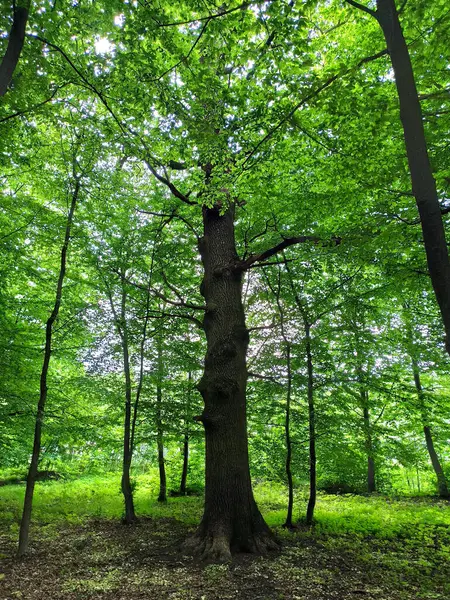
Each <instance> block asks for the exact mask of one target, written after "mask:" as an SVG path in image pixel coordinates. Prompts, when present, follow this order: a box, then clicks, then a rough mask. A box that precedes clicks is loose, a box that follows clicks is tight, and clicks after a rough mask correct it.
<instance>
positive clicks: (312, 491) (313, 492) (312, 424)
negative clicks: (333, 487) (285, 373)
mask: <svg viewBox="0 0 450 600" xmlns="http://www.w3.org/2000/svg"><path fill="white" fill-rule="evenodd" d="M304 325H305V343H306V364H307V370H308V423H309V499H308V507H307V509H306V523H307V525H312V523H313V521H314V509H315V506H316V497H317V458H316V410H315V405H314V370H313V361H312V352H311V326H310V324H309V322H308V321H307V320H306V319H305V321H304Z"/></svg>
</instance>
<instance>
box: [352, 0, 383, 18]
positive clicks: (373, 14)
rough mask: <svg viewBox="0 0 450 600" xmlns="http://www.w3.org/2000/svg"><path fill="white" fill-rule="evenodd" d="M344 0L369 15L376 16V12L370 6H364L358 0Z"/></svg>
mask: <svg viewBox="0 0 450 600" xmlns="http://www.w3.org/2000/svg"><path fill="white" fill-rule="evenodd" d="M345 2H347V4H351V5H352V6H354V7H355V8H358V9H359V10H362V11H363V12H365V13H367V14H368V15H370V16H371V17H375V18H377V14H376V12H375V11H374V10H372V9H371V8H368V7H367V6H364V4H360V3H359V2H355V0H345Z"/></svg>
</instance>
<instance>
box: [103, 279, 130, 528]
mask: <svg viewBox="0 0 450 600" xmlns="http://www.w3.org/2000/svg"><path fill="white" fill-rule="evenodd" d="M120 279H121V281H120V284H121V301H120V315H119V314H118V313H117V310H116V307H115V305H114V298H113V292H112V291H111V289H110V288H109V285H108V283H107V282H106V281H105V285H106V289H107V294H108V299H109V304H110V306H111V311H112V313H113V317H114V322H115V326H116V329H117V333H118V334H119V337H120V342H121V345H122V360H123V372H124V375H125V413H124V423H123V453H122V479H121V489H122V494H123V499H124V507H125V515H124V521H125V523H128V524H131V523H133V522H134V521H135V520H136V515H135V512H134V501H133V488H132V485H131V459H132V454H133V451H132V437H133V431H132V418H131V415H132V384H131V368H130V349H129V341H128V326H127V314H126V303H127V292H126V287H125V286H126V281H125V280H126V270H125V269H122V270H121V273H120Z"/></svg>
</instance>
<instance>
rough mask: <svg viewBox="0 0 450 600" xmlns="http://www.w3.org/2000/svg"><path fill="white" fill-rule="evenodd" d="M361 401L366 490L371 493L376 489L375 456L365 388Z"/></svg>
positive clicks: (367, 396)
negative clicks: (365, 458)
mask: <svg viewBox="0 0 450 600" xmlns="http://www.w3.org/2000/svg"><path fill="white" fill-rule="evenodd" d="M360 393H361V403H362V408H363V421H364V438H365V444H364V445H365V448H366V455H367V491H368V492H369V494H372V493H374V492H376V491H377V486H376V481H375V458H374V451H373V440H372V430H371V425H370V413H369V393H368V391H367V390H365V389H361V392H360Z"/></svg>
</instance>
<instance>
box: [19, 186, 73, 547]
mask: <svg viewBox="0 0 450 600" xmlns="http://www.w3.org/2000/svg"><path fill="white" fill-rule="evenodd" d="M80 187H81V183H80V180H79V179H78V178H77V179H76V181H75V188H74V192H73V194H72V201H71V204H70V209H69V214H68V216H67V223H66V231H65V235H64V242H63V245H62V248H61V259H60V267H59V275H58V283H57V285H56V294H55V303H54V305H53V310H52V312H51V314H50V317H49V318H48V320H47V323H46V327H45V348H44V361H43V363H42V370H41V378H40V390H39V401H38V406H37V412H36V420H35V427H34V441H33V451H32V454H31V461H30V466H29V468H28V475H27V483H26V488H25V500H24V505H23V512H22V520H21V522H20V531H19V548H18V555H19V556H23V555H24V554H26V552H27V550H28V539H29V531H30V522H31V511H32V508H33V495H34V487H35V483H36V476H37V473H38V466H39V455H40V453H41V442H42V424H43V421H44V413H45V404H46V401H47V392H48V386H47V377H48V370H49V367H50V359H51V355H52V339H53V325H54V323H55V321H56V319H57V318H58V314H59V309H60V307H61V301H62V290H63V284H64V278H65V276H66V263H67V250H68V248H69V243H70V234H71V231H72V223H73V215H74V213H75V208H76V205H77V202H78V196H79V193H80Z"/></svg>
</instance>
